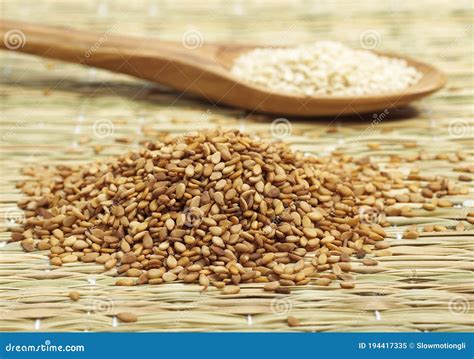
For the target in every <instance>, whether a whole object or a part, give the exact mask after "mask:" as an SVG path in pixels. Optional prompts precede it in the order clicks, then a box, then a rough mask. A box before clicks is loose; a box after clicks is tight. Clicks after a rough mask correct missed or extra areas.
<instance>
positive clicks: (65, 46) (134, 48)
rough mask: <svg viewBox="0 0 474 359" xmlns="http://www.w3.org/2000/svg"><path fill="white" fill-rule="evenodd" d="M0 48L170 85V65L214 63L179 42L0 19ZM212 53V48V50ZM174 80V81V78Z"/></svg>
mask: <svg viewBox="0 0 474 359" xmlns="http://www.w3.org/2000/svg"><path fill="white" fill-rule="evenodd" d="M0 36H1V38H2V39H3V41H2V42H1V44H0V49H4V50H10V51H17V52H23V53H28V54H33V55H38V56H42V57H48V58H53V59H57V60H63V61H67V62H72V63H78V64H83V65H88V66H93V67H98V68H103V69H107V70H111V71H114V72H120V73H125V74H128V75H132V76H135V77H139V78H143V79H147V80H150V81H155V82H159V83H163V84H169V82H170V81H168V78H170V79H171V82H175V81H176V68H174V67H173V66H170V64H172V63H173V62H181V63H189V62H195V61H199V62H200V63H205V64H206V63H207V64H208V65H210V66H212V65H215V63H214V62H213V61H212V57H210V56H209V54H208V52H209V50H210V49H207V50H204V51H203V49H197V50H200V51H190V50H189V49H187V48H186V47H184V46H183V45H182V44H181V43H179V42H167V41H160V40H156V39H152V40H151V39H145V38H134V37H128V36H120V35H115V34H113V26H112V27H111V28H110V29H109V30H108V31H105V32H103V33H100V32H95V33H94V32H88V31H82V30H73V29H70V28H65V27H53V26H45V25H38V24H29V23H25V22H20V21H10V20H0ZM211 50H212V49H211ZM173 77H174V79H173Z"/></svg>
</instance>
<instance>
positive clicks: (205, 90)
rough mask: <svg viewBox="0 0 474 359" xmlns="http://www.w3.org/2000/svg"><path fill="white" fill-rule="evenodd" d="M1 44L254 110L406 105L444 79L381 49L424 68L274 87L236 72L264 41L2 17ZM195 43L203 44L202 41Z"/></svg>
mask: <svg viewBox="0 0 474 359" xmlns="http://www.w3.org/2000/svg"><path fill="white" fill-rule="evenodd" d="M13 29H14V30H16V31H20V32H21V33H22V34H23V39H24V41H23V43H22V44H21V46H19V47H18V46H15V47H14V48H13V47H11V46H8V41H5V40H8V33H9V32H10V31H11V30H13ZM0 35H1V36H2V37H3V38H4V41H3V43H2V44H1V46H2V48H3V49H5V50H11V51H20V52H25V53H29V54H34V55H38V56H43V57H48V58H54V59H59V60H63V61H68V62H73V63H79V64H83V65H87V66H93V67H97V68H102V69H107V70H110V71H114V72H118V73H124V74H128V75H131V76H135V77H138V78H141V79H145V80H148V81H152V82H155V83H158V84H161V85H166V86H169V87H171V88H174V89H177V90H179V91H181V92H182V93H183V94H189V95H194V96H198V97H200V98H203V99H205V100H207V101H209V102H211V103H213V104H226V105H229V106H234V107H239V108H243V109H246V110H248V111H251V112H262V113H271V114H275V115H284V116H329V115H354V114H362V113H368V112H375V111H378V110H383V109H390V108H395V107H400V106H403V105H406V104H408V103H410V102H412V101H415V100H418V99H420V98H422V97H424V96H427V95H429V94H431V93H433V92H435V91H437V90H439V89H441V88H442V87H443V86H444V84H445V83H446V76H445V75H444V74H443V73H442V72H441V71H439V70H438V69H436V68H435V67H433V66H431V65H429V64H426V63H423V62H421V61H417V60H414V59H411V58H408V57H405V56H401V55H397V54H390V53H383V52H377V53H378V54H381V55H384V56H388V57H395V58H399V59H404V60H405V61H406V62H407V63H408V65H409V66H412V67H414V68H416V70H417V71H419V72H420V73H421V74H422V75H423V76H422V78H421V79H420V80H419V81H418V82H417V83H416V84H414V85H412V86H410V87H408V88H407V89H405V90H403V91H399V92H393V93H380V94H375V95H363V96H356V97H355V96H329V95H324V96H320V95H318V96H305V95H300V94H293V93H282V92H275V91H272V89H271V88H266V87H263V86H259V85H257V84H254V83H251V82H248V81H246V80H244V79H241V78H238V77H236V76H235V75H233V74H232V73H231V71H230V70H231V67H232V65H233V62H234V60H235V59H236V58H237V57H239V56H240V55H242V54H244V53H246V52H248V51H251V50H253V49H255V48H257V47H261V46H256V45H253V46H250V45H238V44H208V43H204V42H203V43H198V44H191V45H193V46H190V45H188V44H186V42H185V41H183V42H182V43H179V42H170V41H162V40H156V39H144V38H135V37H130V36H120V35H112V34H109V33H93V32H87V31H79V30H73V29H69V28H59V27H52V26H43V25H35V24H28V23H24V22H18V21H6V20H2V21H1V22H0ZM196 45H197V46H196Z"/></svg>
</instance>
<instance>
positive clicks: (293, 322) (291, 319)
mask: <svg viewBox="0 0 474 359" xmlns="http://www.w3.org/2000/svg"><path fill="white" fill-rule="evenodd" d="M286 321H287V322H288V325H289V326H290V327H299V326H300V321H299V320H298V319H296V318H295V317H294V316H292V315H289V316H288V318H286Z"/></svg>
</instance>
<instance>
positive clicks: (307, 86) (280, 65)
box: [232, 41, 421, 96]
mask: <svg viewBox="0 0 474 359" xmlns="http://www.w3.org/2000/svg"><path fill="white" fill-rule="evenodd" d="M232 73H233V74H234V75H236V76H238V77H241V78H243V79H246V80H248V81H250V82H254V83H256V84H258V85H260V86H264V87H268V88H270V89H271V90H273V91H275V92H285V93H295V94H302V95H306V96H318V95H334V96H361V95H370V94H379V93H390V92H397V91H401V90H404V89H406V88H408V87H409V86H411V85H413V84H415V83H417V82H418V81H419V80H420V78H421V74H420V73H419V72H418V71H417V70H416V69H415V68H413V67H410V66H408V65H407V63H406V61H405V60H403V59H396V58H389V57H386V56H380V55H377V54H375V53H373V52H371V51H368V50H355V49H352V48H349V47H347V46H345V45H343V44H341V43H338V42H331V41H321V42H316V43H313V44H307V45H301V46H297V47H291V48H258V49H255V50H253V51H250V52H248V53H245V54H243V55H241V56H240V57H239V58H237V59H236V60H235V62H234V65H233V67H232Z"/></svg>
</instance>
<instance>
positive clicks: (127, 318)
mask: <svg viewBox="0 0 474 359" xmlns="http://www.w3.org/2000/svg"><path fill="white" fill-rule="evenodd" d="M117 318H118V319H119V320H120V321H121V322H124V323H134V322H136V321H137V316H136V315H135V314H133V313H130V312H122V313H117Z"/></svg>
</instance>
